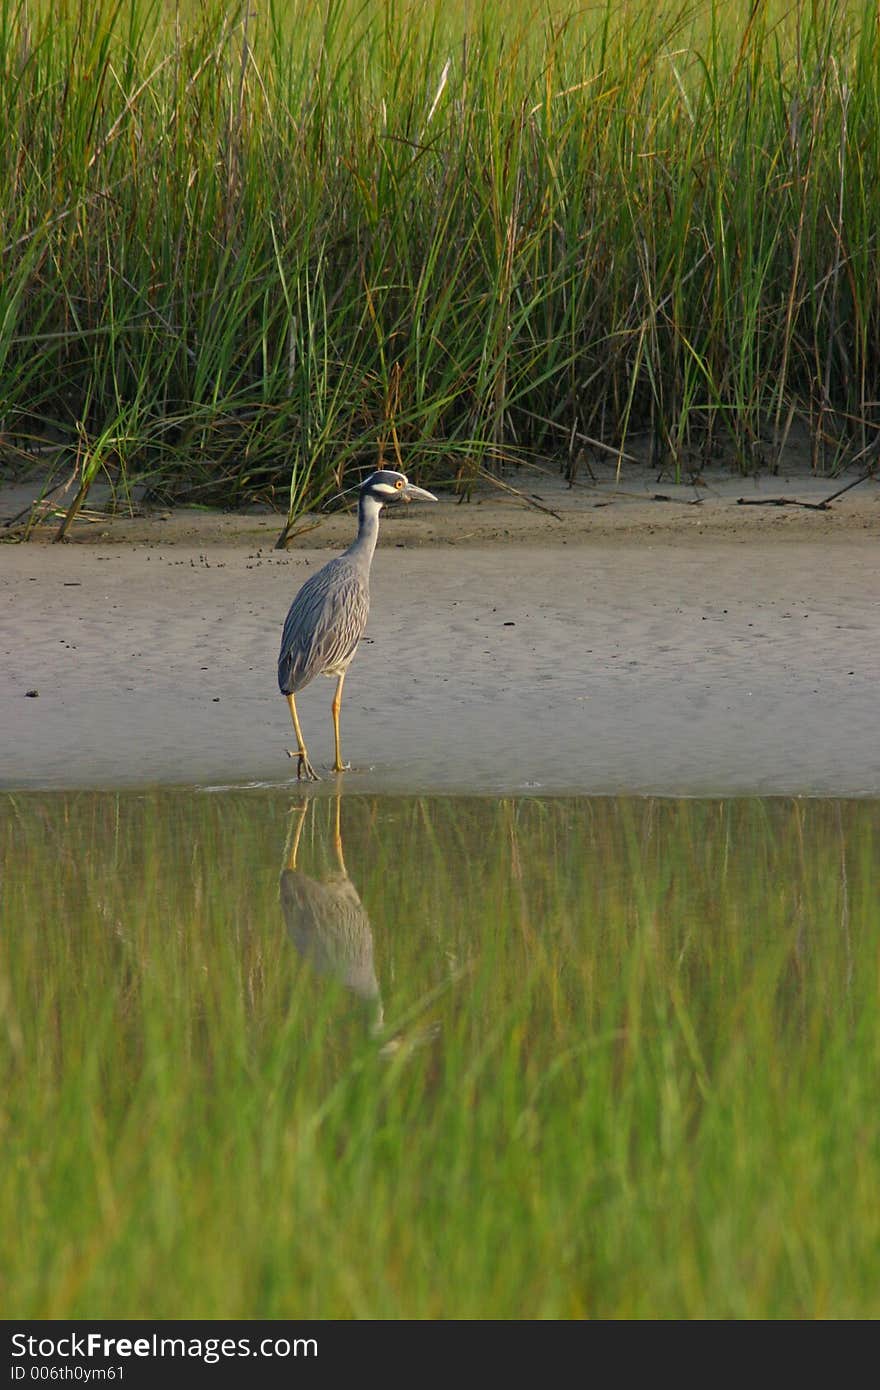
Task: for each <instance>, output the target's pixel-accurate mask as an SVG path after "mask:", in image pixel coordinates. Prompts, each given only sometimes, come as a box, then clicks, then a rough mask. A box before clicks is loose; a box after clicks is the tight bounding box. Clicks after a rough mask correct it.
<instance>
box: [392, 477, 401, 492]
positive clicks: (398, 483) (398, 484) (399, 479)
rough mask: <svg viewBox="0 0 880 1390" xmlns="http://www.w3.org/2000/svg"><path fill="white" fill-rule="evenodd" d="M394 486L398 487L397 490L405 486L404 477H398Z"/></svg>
mask: <svg viewBox="0 0 880 1390" xmlns="http://www.w3.org/2000/svg"><path fill="white" fill-rule="evenodd" d="M394 486H395V487H396V488H397V491H398V492H399V491H400V489H401V488H402V487H403V479H402V478H398V479H397V482H396V483H395V484H394Z"/></svg>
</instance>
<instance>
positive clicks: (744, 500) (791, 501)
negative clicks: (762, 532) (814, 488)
mask: <svg viewBox="0 0 880 1390" xmlns="http://www.w3.org/2000/svg"><path fill="white" fill-rule="evenodd" d="M876 468H877V464H876V463H872V464H871V467H870V468H868V469H867V470H866V471H865V472H864V473H862V474H860V476H859V477H858V478H854V479H853V481H852V482H851V483H847V484H846V486H845V487H840V488H838V489H837V491H836V492H832V493H831V495H830V496H829V497H823V498H822V501H821V502H801V501H800V500H799V499H798V498H797V497H738V498H737V499H736V500H737V504H738V505H739V506H740V507H808V508H809V510H810V511H812V512H824V511H827V510H828V508H829V507H830V506H831V503H832V502H836V501H837V499H838V497H842V496H843V494H844V493H845V492H849V490H850V488H851V487H858V485H859V483H864V482H865V481H866V480H867V479H868V478H872V477H873V476H874V472H875V470H876Z"/></svg>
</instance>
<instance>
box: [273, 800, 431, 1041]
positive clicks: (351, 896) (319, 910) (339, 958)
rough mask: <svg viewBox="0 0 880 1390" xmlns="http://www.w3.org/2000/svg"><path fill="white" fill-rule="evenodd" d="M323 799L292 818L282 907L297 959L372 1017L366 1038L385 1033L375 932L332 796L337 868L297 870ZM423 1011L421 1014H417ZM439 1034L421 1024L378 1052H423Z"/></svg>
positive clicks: (337, 802)
mask: <svg viewBox="0 0 880 1390" xmlns="http://www.w3.org/2000/svg"><path fill="white" fill-rule="evenodd" d="M326 804H327V803H326V801H325V800H324V799H323V798H317V797H309V798H308V800H307V801H305V802H304V803H303V805H302V806H299V807H297V808H296V810H295V811H294V813H293V820H292V822H291V829H290V833H289V835H288V840H287V845H286V847H285V860H286V862H285V866H284V868H283V870H282V872H281V882H280V885H279V887H280V894H281V908H282V911H283V913H284V921H285V923H286V926H287V930H288V932H289V934H290V938H291V940H292V942H293V944H294V946H295V948H296V950H297V952H298V954H299V955H300V956H302V958H303V959H304V960H307V961H308V962H309V964H310V965H311V966H312V968H313V969H314V970H315V971H316V972H317V973H318V974H319V975H323V976H325V977H327V978H329V979H334V980H336V981H338V983H339V984H341V985H342V986H343V987H344V988H345V989H348V990H351V992H352V994H355V995H356V996H357V997H358V998H359V999H361V1000H362V1001H363V1002H364V1005H365V1006H366V1007H367V1008H368V1010H369V1013H370V1033H371V1035H372V1036H373V1037H379V1036H380V1035H382V1034H383V1027H384V1021H385V1013H384V1008H383V1005H382V995H381V992H380V989H379V981H378V979H377V977H376V967H375V964H374V961H373V931H372V928H371V926H370V919H369V917H368V916H367V912H366V909H365V907H364V905H363V903H362V902H361V900H360V897H359V896H358V892H357V889H356V888H355V886H354V884H353V883H352V881H351V879H350V878H349V876H348V870H347V869H346V867H345V858H344V856H343V852H342V829H341V816H342V797H341V796H340V795H337V796H336V797H334V807H333V859H334V860H335V864H336V867H335V868H333V869H330V870H329V871H328V872H327V873H326V874H325V875H324V876H323V877H322V878H312V877H310V876H309V875H308V874H304V873H303V872H302V870H301V869H299V868H297V860H298V857H299V850H300V842H301V840H302V836H303V827H304V825H305V822H306V818H307V817H308V816H309V815H310V813H311V820H312V822H313V823H314V817H315V816H316V815H317V813H318V807H320V806H326ZM419 1012H421V1010H419ZM438 1033H439V1024H437V1023H435V1022H427V1023H426V1022H421V1023H416V1024H414V1025H412V1026H408V1027H407V1028H406V1030H400V1031H395V1032H393V1033H392V1034H391V1035H390V1036H388V1037H386V1039H385V1041H384V1042H383V1043H382V1045H381V1047H380V1049H379V1052H380V1056H382V1057H386V1058H387V1057H393V1056H395V1055H396V1054H397V1053H399V1052H401V1050H403V1051H404V1054H406V1053H407V1052H410V1051H412V1050H413V1049H414V1048H420V1047H423V1046H424V1045H425V1044H426V1043H428V1042H430V1041H431V1040H432V1039H433V1038H435V1037H436V1036H437V1035H438Z"/></svg>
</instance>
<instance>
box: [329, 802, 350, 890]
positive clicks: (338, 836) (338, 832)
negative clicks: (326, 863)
mask: <svg viewBox="0 0 880 1390" xmlns="http://www.w3.org/2000/svg"><path fill="white" fill-rule="evenodd" d="M333 848H334V849H335V850H336V862H337V864H338V865H339V872H340V873H341V874H344V875H345V877H346V878H348V869H346V867H345V860H344V858H343V857H342V793H341V792H337V793H336V817H335V823H334V829H333Z"/></svg>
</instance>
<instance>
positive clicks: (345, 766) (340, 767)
mask: <svg viewBox="0 0 880 1390" xmlns="http://www.w3.org/2000/svg"><path fill="white" fill-rule="evenodd" d="M330 770H331V772H351V763H340V762H335V763H334V764H333V767H332V768H331V769H330Z"/></svg>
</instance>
